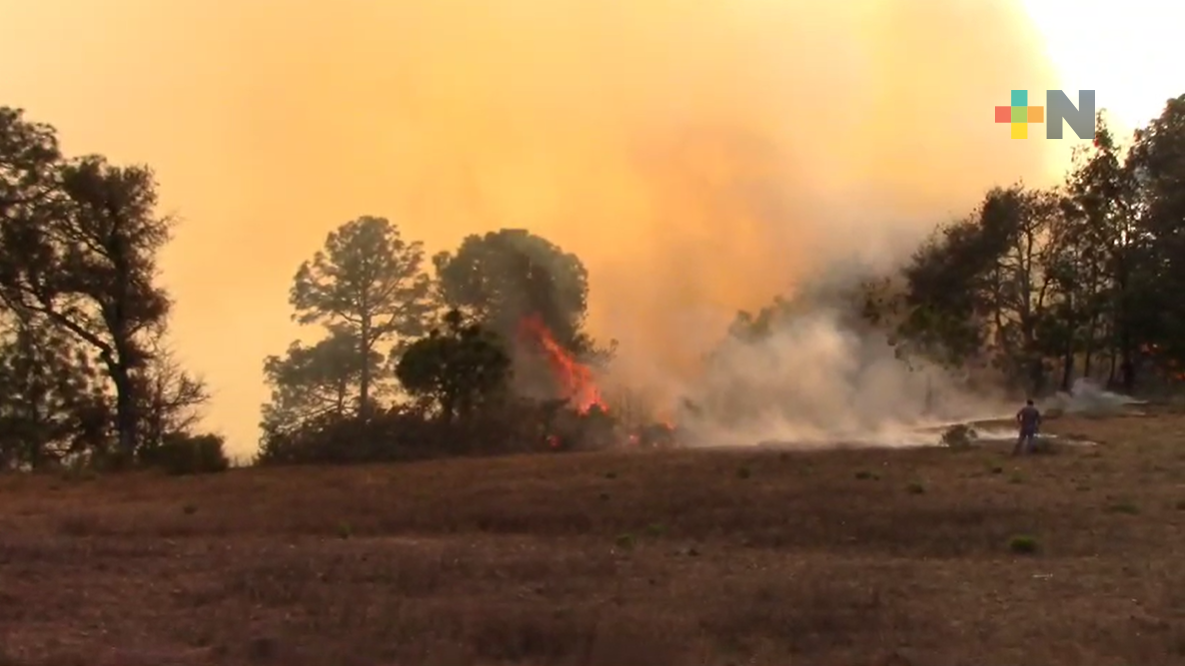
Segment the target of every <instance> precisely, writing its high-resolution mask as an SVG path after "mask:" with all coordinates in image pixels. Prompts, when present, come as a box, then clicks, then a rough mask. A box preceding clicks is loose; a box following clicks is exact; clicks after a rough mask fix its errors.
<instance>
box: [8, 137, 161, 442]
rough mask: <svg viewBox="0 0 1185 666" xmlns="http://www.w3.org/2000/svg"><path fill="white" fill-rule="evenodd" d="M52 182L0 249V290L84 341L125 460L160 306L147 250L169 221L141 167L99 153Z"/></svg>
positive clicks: (25, 310) (17, 305)
mask: <svg viewBox="0 0 1185 666" xmlns="http://www.w3.org/2000/svg"><path fill="white" fill-rule="evenodd" d="M58 179H59V181H60V190H59V192H58V194H57V195H56V196H51V197H46V202H44V205H39V207H38V208H37V209H36V210H31V211H29V212H28V213H27V215H26V216H25V219H24V220H23V221H22V222H21V223H17V224H13V225H11V226H13V227H20V229H19V230H18V231H17V232H16V233H12V234H7V235H6V237H5V238H4V247H3V252H2V253H0V293H2V294H3V298H4V300H5V302H6V304H7V305H8V306H9V307H10V308H11V309H13V310H14V311H16V312H18V313H21V316H30V315H36V316H40V317H44V318H45V319H46V321H48V322H49V323H50V324H51V325H53V326H55V327H58V328H60V329H61V330H64V331H67V332H69V333H70V334H71V335H73V336H74V337H75V338H76V339H77V340H78V341H79V342H81V343H83V344H85V345H87V346H89V347H90V348H91V349H93V350H94V351H95V352H96V354H97V355H98V357H99V360H100V361H101V362H102V364H103V367H104V368H105V370H106V373H107V375H108V377H109V378H110V380H111V382H112V384H113V385H114V387H115V411H116V419H115V421H116V430H117V431H118V434H119V445H120V446H119V453H120V456H121V458H122V459H123V460H130V458H131V456H132V455H133V454H134V453H135V449H136V446H137V444H138V441H139V440H138V437H137V427H138V425H139V421H138V418H139V417H138V415H137V413H136V404H135V395H134V392H135V386H134V384H133V379H132V375H133V371H134V370H135V369H136V368H138V367H140V366H141V365H143V363H144V362H145V360H146V358H147V356H146V354H145V349H144V346H143V338H144V335H145V333H146V332H148V331H149V330H150V329H152V328H153V327H156V326H158V325H160V324H161V323H162V322H163V321H164V319H165V317H166V315H167V313H168V310H169V300H168V298H167V296H166V294H165V292H164V291H163V290H162V289H161V288H160V287H159V286H157V285H156V284H154V280H155V277H156V253H157V251H158V250H159V249H160V248H161V246H163V245H164V243H165V242H166V241H167V240H168V239H169V232H170V221H169V220H168V219H167V218H163V217H160V216H158V215H157V214H156V212H155V208H156V202H157V194H156V181H155V179H154V177H153V174H152V172H151V171H150V170H149V169H147V168H146V167H126V168H125V167H117V166H113V165H111V164H108V163H107V161H106V160H105V159H103V158H102V157H98V156H91V157H86V158H83V159H80V160H76V161H73V162H70V163H68V164H64V165H62V166H60V168H59V176H58Z"/></svg>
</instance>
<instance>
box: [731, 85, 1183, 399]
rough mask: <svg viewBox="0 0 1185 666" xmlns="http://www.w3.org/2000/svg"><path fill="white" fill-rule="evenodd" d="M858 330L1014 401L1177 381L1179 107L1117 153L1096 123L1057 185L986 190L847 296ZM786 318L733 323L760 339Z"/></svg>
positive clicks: (1157, 389) (772, 311) (1149, 389)
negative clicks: (962, 213) (907, 255)
mask: <svg viewBox="0 0 1185 666" xmlns="http://www.w3.org/2000/svg"><path fill="white" fill-rule="evenodd" d="M847 296H848V297H849V304H854V305H856V306H857V307H855V308H853V310H854V311H855V312H856V313H857V316H856V317H855V319H858V320H859V321H858V322H857V323H858V325H862V326H869V327H872V328H874V329H878V330H880V331H881V332H884V333H887V334H888V337H889V339H890V341H891V342H892V344H894V345H895V346H896V348H897V352H898V355H899V357H901V358H902V359H903V360H905V361H909V360H910V359H916V358H924V359H927V360H931V361H938V362H939V363H942V364H945V365H947V366H951V367H958V368H960V369H962V370H964V371H966V373H967V376H973V377H975V378H977V379H980V380H982V379H984V378H988V379H990V380H991V381H992V383H995V384H1001V383H1002V384H1004V385H1006V386H1009V387H1011V388H1012V389H1014V390H1016V391H1018V392H1025V393H1028V394H1030V395H1041V394H1045V393H1049V392H1051V391H1055V390H1068V389H1071V388H1072V386H1073V383H1074V382H1075V381H1076V380H1077V379H1079V378H1089V379H1091V380H1092V381H1094V382H1096V383H1098V384H1101V385H1104V386H1107V387H1110V388H1112V389H1115V390H1120V391H1124V392H1127V393H1129V394H1130V393H1145V394H1149V393H1163V392H1167V391H1172V390H1175V389H1176V388H1177V387H1178V386H1179V385H1180V383H1181V381H1182V380H1183V379H1185V375H1183V374H1182V372H1183V371H1185V96H1182V97H1178V98H1176V99H1173V100H1169V102H1168V103H1167V105H1166V107H1165V109H1164V111H1163V113H1162V114H1161V115H1160V117H1158V118H1157V119H1155V120H1154V121H1152V122H1151V123H1150V124H1149V125H1148V126H1146V127H1144V128H1143V129H1140V130H1139V131H1137V132H1136V133H1135V135H1134V137H1132V140H1131V141H1130V142H1126V143H1125V145H1120V143H1119V142H1117V141H1116V139H1115V137H1114V136H1113V135H1112V133H1111V131H1110V130H1109V128H1108V127H1107V124H1106V120H1105V117H1104V115H1103V114H1100V115H1099V118H1098V124H1097V134H1096V138H1095V140H1094V142H1093V145H1092V146H1090V147H1089V148H1087V149H1084V150H1082V151H1080V152H1078V154H1076V156H1075V159H1074V163H1073V167H1072V169H1071V170H1070V171H1069V172H1068V174H1067V175H1066V178H1065V180H1064V182H1062V183H1061V184H1059V185H1058V186H1056V187H1053V188H1049V189H1034V188H1030V187H1026V186H1024V185H1023V184H1017V185H1014V186H1011V187H1007V188H995V189H992V190H990V191H989V192H988V193H987V194H986V196H985V197H984V199H983V200H982V203H981V204H980V205H979V206H978V207H977V208H976V209H975V210H974V211H973V212H972V213H971V214H970V215H968V216H966V217H965V218H963V219H959V220H955V221H952V222H950V223H949V224H946V225H943V226H941V227H940V228H939V229H937V230H936V231H935V233H934V234H933V235H932V236H931V237H930V238H929V239H928V240H927V241H926V242H925V243H923V244H922V246H921V247H920V248H918V250H917V251H916V252H915V253H914V254H913V256H912V258H911V259H910V260H909V261H908V262H907V263H906V264H905V265H904V266H903V267H902V268H901V270H899V271H897V272H894V273H893V274H891V275H887V276H879V277H877V278H875V279H869V280H866V281H865V282H864V283H863V284H862V285H860V287H859V288H858V289H856V290H854V291H853V293H850V294H847ZM793 307H794V304H793V303H789V302H782V303H778V304H775V306H773V307H771V308H767V309H766V310H765V311H763V312H761V313H759V315H758V316H750V315H743V316H742V317H741V318H740V319H739V320H738V322H737V324H736V326H734V329H733V332H734V335H745V336H749V337H753V336H756V337H758V338H759V337H761V336H762V335H763V332H767V331H768V330H769V328H770V327H771V326H772V325H773V324H771V322H776V321H777V319H778V317H779V316H780V315H785V314H786V313H788V312H790V311H791V310H792V309H793Z"/></svg>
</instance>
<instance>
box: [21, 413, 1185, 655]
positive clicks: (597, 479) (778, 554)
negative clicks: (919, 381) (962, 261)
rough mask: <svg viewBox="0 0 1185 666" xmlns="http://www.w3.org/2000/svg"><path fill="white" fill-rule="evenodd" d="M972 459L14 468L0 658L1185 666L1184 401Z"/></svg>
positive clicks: (672, 458)
mask: <svg viewBox="0 0 1185 666" xmlns="http://www.w3.org/2000/svg"><path fill="white" fill-rule="evenodd" d="M1050 429H1051V430H1053V431H1055V432H1056V431H1059V430H1060V431H1062V432H1065V433H1079V434H1084V435H1089V436H1091V437H1092V438H1094V439H1096V440H1098V441H1100V442H1101V445H1100V446H1097V447H1065V448H1060V449H1057V450H1055V451H1054V452H1053V453H1051V454H1047V455H1039V456H1032V457H1027V458H1023V459H1014V458H1010V457H1008V456H1007V455H1006V451H1005V450H1002V449H993V448H977V449H972V450H968V451H952V450H944V449H934V450H911V451H886V450H877V451H868V450H865V451H830V452H817V453H779V452H776V451H772V452H771V451H756V450H751V451H744V452H705V451H698V452H697V451H681V452H674V453H662V452H653V453H638V452H635V453H613V454H571V455H555V456H534V457H520V458H502V459H490V460H453V461H442V462H432V463H422V464H409V465H403V466H380V467H355V468H342V469H281V470H237V471H232V472H229V473H227V474H224V475H221V476H215V477H204V478H203V477H194V478H166V477H161V476H151V475H142V476H132V477H116V476H111V477H101V478H90V479H87V478H74V479H64V478H60V477H58V476H42V477H28V478H20V477H14V478H7V479H0V664H3V665H4V666H16V665H19V666H32V665H47V666H48V665H55V666H67V665H71V666H73V665H82V664H88V665H90V664H94V665H99V666H103V665H109V666H116V665H118V666H137V665H142V666H167V665H170V664H254V663H264V664H279V665H284V666H305V665H309V666H311V665H322V664H324V665H327V666H328V665H334V666H336V665H354V664H357V665H367V666H372V665H373V666H377V665H379V664H391V665H394V664H399V665H409V666H412V665H414V666H421V665H423V666H469V665H476V664H515V665H527V664H531V665H540V666H542V665H548V666H550V665H553V664H554V665H558V666H563V665H573V666H575V665H580V666H662V665H667V664H670V665H683V664H689V665H690V664H705V665H712V666H725V665H733V666H748V665H756V664H761V665H765V664H768V665H771V666H796V665H802V666H841V665H842V666H866V665H867V666H911V665H912V666H959V665H983V666H1011V665H1032V666H1038V665H1040V666H1057V665H1061V664H1064V665H1066V666H1093V665H1104V664H1105V665H1114V666H1121V665H1130V666H1169V665H1171V664H1179V663H1185V416H1180V415H1174V414H1167V413H1162V414H1157V415H1153V416H1149V417H1143V418H1138V417H1124V418H1111V419H1107V420H1075V419H1069V418H1066V419H1062V420H1059V421H1058V422H1056V423H1052V424H1051V427H1050Z"/></svg>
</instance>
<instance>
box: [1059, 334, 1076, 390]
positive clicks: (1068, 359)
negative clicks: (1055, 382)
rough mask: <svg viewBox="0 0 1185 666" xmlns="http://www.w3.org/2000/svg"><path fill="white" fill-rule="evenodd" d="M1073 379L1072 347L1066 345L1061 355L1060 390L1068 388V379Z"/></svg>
mask: <svg viewBox="0 0 1185 666" xmlns="http://www.w3.org/2000/svg"><path fill="white" fill-rule="evenodd" d="M1072 379H1074V347H1073V346H1072V345H1066V353H1065V356H1063V357H1062V390H1063V391H1069V390H1070V381H1071V380H1072Z"/></svg>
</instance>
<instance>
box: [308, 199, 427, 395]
mask: <svg viewBox="0 0 1185 666" xmlns="http://www.w3.org/2000/svg"><path fill="white" fill-rule="evenodd" d="M423 260H424V251H423V246H422V244H421V243H420V242H419V241H411V242H408V241H405V240H404V239H403V238H402V236H401V235H400V232H399V229H398V227H396V226H395V225H394V224H391V223H390V222H389V221H387V220H386V219H384V218H380V217H360V218H358V219H356V220H353V221H351V222H347V223H346V224H343V225H342V226H340V227H338V228H337V229H336V230H335V231H332V232H330V234H329V235H328V237H327V238H326V239H325V247H324V249H322V250H319V251H318V252H317V253H316V254H315V255H314V256H313V259H312V261H307V262H305V263H303V264H301V266H300V269H299V270H298V271H297V273H296V277H295V280H294V283H293V286H292V291H291V294H290V301H291V303H292V306H293V307H294V308H295V309H296V315H295V318H296V319H297V320H298V321H300V322H301V323H312V322H324V323H327V324H330V325H333V326H334V327H335V331H336V335H338V336H342V335H345V336H348V337H349V338H350V339H352V340H353V341H354V347H355V349H356V352H355V354H356V356H357V358H358V359H363V358H369V357H370V356H371V354H372V353H374V351H375V349H376V346H377V345H379V343H381V342H385V341H388V340H390V339H391V338H392V337H396V336H397V337H402V338H408V337H411V336H415V335H418V334H420V333H421V332H422V331H423V324H424V318H425V316H426V315H427V314H428V313H429V312H430V311H431V309H432V304H431V302H430V300H429V293H430V289H431V281H430V279H429V277H428V275H427V274H426V273H424V272H423V270H422V265H423ZM335 344H336V343H335ZM355 366H356V367H357V368H358V372H359V375H358V386H359V391H358V406H357V408H358V414H359V415H365V414H366V412H367V410H368V409H369V407H370V402H371V393H372V391H371V387H372V384H373V381H374V374H373V372H374V366H372V365H371V364H370V363H362V362H361V361H360V360H359V361H358V362H356V363H355Z"/></svg>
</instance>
